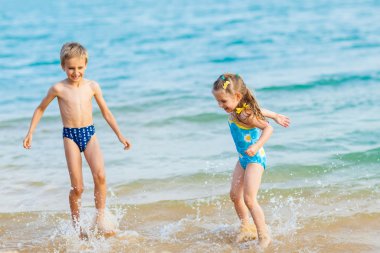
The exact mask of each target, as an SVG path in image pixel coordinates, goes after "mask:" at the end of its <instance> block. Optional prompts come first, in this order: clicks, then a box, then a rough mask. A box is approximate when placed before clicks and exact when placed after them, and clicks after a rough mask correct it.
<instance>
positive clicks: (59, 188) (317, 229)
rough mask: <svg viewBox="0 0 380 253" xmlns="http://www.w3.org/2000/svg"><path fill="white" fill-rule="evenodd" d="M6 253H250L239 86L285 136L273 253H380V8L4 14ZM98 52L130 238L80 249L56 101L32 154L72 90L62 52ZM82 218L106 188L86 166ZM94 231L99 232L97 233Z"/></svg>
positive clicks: (277, 157)
mask: <svg viewBox="0 0 380 253" xmlns="http://www.w3.org/2000/svg"><path fill="white" fill-rule="evenodd" d="M0 3H1V4H0V5H1V10H0V96H1V99H0V145H1V152H0V158H1V159H0V172H1V176H0V192H1V203H2V204H1V205H0V221H1V222H0V224H1V225H0V249H1V250H4V251H20V252H44V251H46V252H61V251H66V252H78V251H82V252H164V251H166V252H240V251H241V252H245V251H250V250H252V249H256V248H257V244H256V242H255V241H253V242H248V243H244V244H236V243H234V236H235V235H236V231H237V228H238V225H239V221H238V218H237V216H236V214H235V213H234V210H233V207H232V204H231V201H230V200H229V197H228V192H229V185H230V180H231V173H232V170H233V168H234V165H235V163H236V160H237V155H236V152H235V148H234V144H233V141H232V138H231V137H230V134H229V129H228V124H227V115H226V114H225V112H224V111H223V110H221V109H220V108H218V106H217V103H216V101H215V100H214V98H213V96H212V94H211V87H212V83H213V82H214V81H215V79H216V78H217V77H218V76H219V75H220V74H222V73H224V72H232V73H238V74H239V75H241V76H242V78H243V79H244V80H245V82H246V83H247V85H248V86H249V88H250V89H251V90H252V91H253V92H254V94H255V96H256V97H257V99H258V101H259V102H260V105H261V106H262V107H264V108H267V109H270V110H273V111H275V112H279V113H282V114H285V115H287V116H289V117H290V118H291V121H292V123H291V127H290V128H288V129H285V128H282V127H280V126H278V125H276V123H274V122H272V123H271V124H272V125H273V126H274V130H275V131H274V134H273V136H272V137H271V138H270V140H269V141H268V142H267V143H266V145H265V148H266V153H267V156H268V169H267V170H266V171H265V174H264V176H263V181H262V186H261V191H260V194H259V201H260V203H261V204H262V207H263V209H264V212H265V214H266V219H267V223H268V226H269V229H270V232H271V234H272V237H273V242H272V245H271V246H270V249H269V250H270V251H273V252H348V251H349V252H378V251H379V250H380V244H379V240H378V231H379V230H380V225H379V222H378V221H379V218H380V201H379V199H380V172H379V162H380V118H379V112H380V103H379V101H378V100H379V97H380V89H379V85H380V71H379V67H380V61H379V53H380V16H379V15H378V13H379V11H380V3H379V1H364V0H363V1H290V0H289V1H287V0H286V1H265V2H264V1H262V2H252V1H138V2H137V1H111V2H104V1H98V0H95V1H81V2H78V1H71V0H70V1H42V0H38V1H22V2H21V1H0ZM68 41H78V42H80V43H82V44H83V45H84V46H85V47H86V48H87V49H88V51H89V63H88V68H87V71H86V78H88V79H92V80H96V81H97V82H99V84H100V85H101V88H102V91H103V95H104V98H105V100H106V102H107V105H108V106H109V108H110V109H111V111H112V113H113V114H114V116H115V118H116V120H117V122H118V124H119V127H120V129H121V130H122V132H123V134H124V135H125V136H126V137H127V138H129V139H130V140H131V142H132V145H133V147H132V149H131V150H130V151H128V152H125V151H124V150H123V146H122V145H121V144H120V143H119V141H118V139H117V137H116V136H115V134H114V133H113V131H112V130H111V128H110V127H109V126H108V125H107V123H106V122H105V120H104V119H103V118H102V115H101V113H100V110H99V109H98V107H97V105H96V103H95V101H94V124H95V126H96V134H97V136H98V139H99V142H100V145H101V149H102V152H103V154H104V158H105V165H106V173H107V183H108V191H107V192H108V199H107V205H108V207H109V209H110V211H111V213H112V214H113V215H114V217H116V219H117V221H118V223H119V229H120V231H119V233H118V235H117V236H115V237H113V238H108V239H104V238H103V239H102V238H91V240H89V241H80V240H79V239H78V238H77V236H76V235H75V233H74V232H73V229H72V227H71V221H70V215H69V205H68V192H69V189H70V180H69V176H68V172H67V167H66V161H65V157H64V150H63V142H62V132H61V131H62V123H61V119H60V115H59V109H58V105H57V101H56V100H54V101H53V102H52V103H51V104H50V105H49V107H48V109H47V110H46V111H45V114H44V116H43V118H42V120H41V122H40V123H39V125H38V127H37V129H36V131H35V133H34V135H33V143H32V149H31V150H24V149H23V148H22V140H23V138H24V137H25V135H26V133H27V130H28V127H29V123H30V119H31V117H32V114H33V111H34V109H35V108H36V107H37V106H38V104H39V102H40V101H41V99H42V98H43V97H44V96H45V95H46V93H47V90H48V89H49V87H50V86H51V85H53V84H54V83H55V82H57V81H59V80H62V79H64V78H65V73H64V72H63V71H62V70H61V67H60V60H59V50H60V48H61V46H62V44H63V43H65V42H68ZM83 173H84V184H85V192H84V194H83V200H82V203H83V210H82V216H83V220H84V222H85V223H91V222H90V221H91V219H92V215H93V209H94V203H93V182H92V177H91V173H90V170H89V167H88V166H87V164H86V162H85V160H84V159H83ZM88 225H90V224H88Z"/></svg>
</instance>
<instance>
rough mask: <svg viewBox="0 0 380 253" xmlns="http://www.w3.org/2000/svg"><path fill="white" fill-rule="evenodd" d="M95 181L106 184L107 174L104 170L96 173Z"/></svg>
mask: <svg viewBox="0 0 380 253" xmlns="http://www.w3.org/2000/svg"><path fill="white" fill-rule="evenodd" d="M94 182H95V183H96V184H105V183H106V175H105V173H104V172H97V173H94Z"/></svg>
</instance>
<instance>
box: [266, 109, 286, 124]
mask: <svg viewBox="0 0 380 253" xmlns="http://www.w3.org/2000/svg"><path fill="white" fill-rule="evenodd" d="M260 110H261V113H262V114H263V116H264V117H266V118H270V119H273V120H274V121H275V122H276V123H277V124H279V125H281V126H283V127H288V126H289V125H290V119H289V118H288V117H287V116H285V115H282V114H279V113H275V112H272V111H269V110H267V109H264V108H261V109H260Z"/></svg>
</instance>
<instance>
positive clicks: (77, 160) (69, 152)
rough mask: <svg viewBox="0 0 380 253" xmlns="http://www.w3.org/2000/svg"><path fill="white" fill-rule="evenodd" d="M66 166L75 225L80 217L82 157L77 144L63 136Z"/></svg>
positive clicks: (72, 216)
mask: <svg viewBox="0 0 380 253" xmlns="http://www.w3.org/2000/svg"><path fill="white" fill-rule="evenodd" d="M63 145H64V147H65V155H66V162H67V168H68V170H69V175H70V181H71V190H70V195H69V201H70V209H71V218H72V220H73V223H74V226H77V225H78V224H77V223H78V222H79V218H80V204H81V196H82V193H83V175H82V157H81V155H80V151H79V148H78V146H77V144H76V143H75V142H74V141H72V140H70V139H68V138H63Z"/></svg>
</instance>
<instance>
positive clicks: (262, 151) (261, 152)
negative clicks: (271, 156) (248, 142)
mask: <svg viewBox="0 0 380 253" xmlns="http://www.w3.org/2000/svg"><path fill="white" fill-rule="evenodd" d="M259 153H260V155H261V156H264V155H265V151H264V149H263V148H260V150H259Z"/></svg>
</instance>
